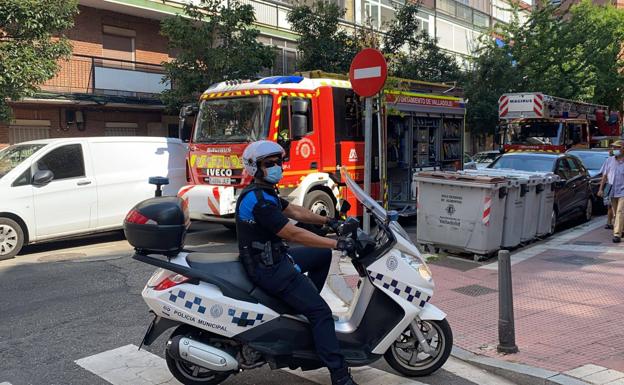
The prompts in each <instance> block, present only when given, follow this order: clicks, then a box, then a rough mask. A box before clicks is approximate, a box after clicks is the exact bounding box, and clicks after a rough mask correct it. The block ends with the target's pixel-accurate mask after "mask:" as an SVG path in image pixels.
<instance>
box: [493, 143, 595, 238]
mask: <svg viewBox="0 0 624 385" xmlns="http://www.w3.org/2000/svg"><path fill="white" fill-rule="evenodd" d="M489 168H507V169H515V170H521V171H541V172H553V173H555V174H557V175H558V176H559V178H561V181H559V182H557V183H556V185H555V188H556V192H555V210H554V212H553V218H552V224H551V225H552V229H553V231H554V228H555V227H556V226H557V225H558V224H561V223H563V222H566V221H569V220H572V219H577V218H581V219H583V220H584V221H589V220H590V219H591V217H592V213H593V207H594V205H593V201H594V199H593V194H592V191H591V187H590V184H589V182H590V176H589V172H588V171H587V169H586V168H585V166H583V163H582V162H581V160H580V159H579V158H577V157H575V156H572V155H570V154H553V153H544V152H515V153H508V154H503V155H501V156H500V157H499V158H498V159H496V160H495V161H494V162H493V163H492V164H490V166H489Z"/></svg>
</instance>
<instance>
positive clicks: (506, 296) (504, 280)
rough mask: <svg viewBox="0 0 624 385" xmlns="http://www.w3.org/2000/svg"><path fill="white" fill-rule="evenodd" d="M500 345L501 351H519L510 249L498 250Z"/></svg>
mask: <svg viewBox="0 0 624 385" xmlns="http://www.w3.org/2000/svg"><path fill="white" fill-rule="evenodd" d="M498 342H499V344H498V346H497V347H496V350H498V351H499V352H500V353H517V352H518V346H517V345H516V330H515V326H514V311H513V291H512V285H511V258H510V256H509V251H507V250H500V251H499V252H498Z"/></svg>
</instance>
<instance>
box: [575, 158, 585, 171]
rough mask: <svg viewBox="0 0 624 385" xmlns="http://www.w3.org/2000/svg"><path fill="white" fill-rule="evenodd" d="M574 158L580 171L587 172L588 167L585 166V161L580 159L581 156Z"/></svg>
mask: <svg viewBox="0 0 624 385" xmlns="http://www.w3.org/2000/svg"><path fill="white" fill-rule="evenodd" d="M572 160H573V161H574V164H575V165H576V167H577V168H578V169H579V172H580V173H581V174H586V173H587V167H585V165H584V164H583V161H582V160H581V159H579V158H572Z"/></svg>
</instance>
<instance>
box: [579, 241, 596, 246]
mask: <svg viewBox="0 0 624 385" xmlns="http://www.w3.org/2000/svg"><path fill="white" fill-rule="evenodd" d="M601 243H602V242H596V241H576V242H572V244H573V245H581V246H596V245H600V244H601Z"/></svg>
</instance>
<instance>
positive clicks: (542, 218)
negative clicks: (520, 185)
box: [501, 169, 560, 237]
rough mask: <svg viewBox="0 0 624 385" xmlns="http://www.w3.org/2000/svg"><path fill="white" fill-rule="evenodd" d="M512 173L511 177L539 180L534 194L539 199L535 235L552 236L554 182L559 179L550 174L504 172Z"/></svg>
mask: <svg viewBox="0 0 624 385" xmlns="http://www.w3.org/2000/svg"><path fill="white" fill-rule="evenodd" d="M501 171H503V172H505V171H509V172H510V173H511V172H513V175H517V176H533V177H539V178H541V182H540V183H539V184H538V185H537V186H536V193H537V195H538V198H539V204H538V210H537V215H536V217H537V231H536V235H537V236H539V237H541V236H544V235H548V234H552V232H553V231H554V228H555V226H554V223H553V221H554V220H555V219H556V218H555V216H554V215H553V212H554V207H555V182H557V181H558V180H559V179H560V178H559V176H558V175H555V174H553V173H551V172H539V171H517V170H504V169H501Z"/></svg>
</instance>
